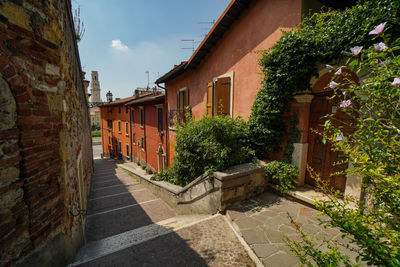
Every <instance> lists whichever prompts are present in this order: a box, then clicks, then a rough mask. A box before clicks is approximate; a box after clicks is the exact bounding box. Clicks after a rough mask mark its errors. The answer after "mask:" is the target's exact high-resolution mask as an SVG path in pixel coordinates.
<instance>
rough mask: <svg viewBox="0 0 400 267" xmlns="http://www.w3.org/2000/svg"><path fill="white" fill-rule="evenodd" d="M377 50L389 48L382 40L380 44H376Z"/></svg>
mask: <svg viewBox="0 0 400 267" xmlns="http://www.w3.org/2000/svg"><path fill="white" fill-rule="evenodd" d="M374 48H375V51H378V52H382V51H383V50H385V49H386V48H387V45H386V44H385V43H382V42H380V43H379V44H374Z"/></svg>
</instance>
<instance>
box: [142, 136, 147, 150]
mask: <svg viewBox="0 0 400 267" xmlns="http://www.w3.org/2000/svg"><path fill="white" fill-rule="evenodd" d="M144 142H145V139H144V137H142V138H141V146H142V149H143V150H145V148H146V144H145V143H144Z"/></svg>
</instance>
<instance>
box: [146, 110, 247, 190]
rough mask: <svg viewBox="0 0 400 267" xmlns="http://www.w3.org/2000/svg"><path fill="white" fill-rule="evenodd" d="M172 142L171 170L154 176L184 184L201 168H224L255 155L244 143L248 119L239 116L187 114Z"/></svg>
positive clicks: (209, 170)
mask: <svg viewBox="0 0 400 267" xmlns="http://www.w3.org/2000/svg"><path fill="white" fill-rule="evenodd" d="M175 142H176V147H175V151H176V155H175V157H174V163H173V165H172V169H173V170H171V169H170V170H169V171H166V172H165V173H164V174H158V175H157V176H156V177H155V178H154V179H156V180H160V179H163V180H168V181H170V182H173V183H175V184H178V185H182V186H184V185H186V184H188V183H190V182H191V181H193V180H194V179H196V178H197V177H198V176H200V175H201V174H203V173H204V172H214V171H222V170H226V169H228V168H229V167H231V166H234V165H237V164H242V163H246V162H249V161H252V160H253V158H254V151H253V150H252V149H250V148H249V147H248V145H247V144H248V127H247V123H246V121H244V120H243V119H241V118H235V119H233V118H231V117H229V116H214V117H203V118H201V119H200V120H197V121H195V120H194V119H191V118H190V119H189V120H188V122H187V123H185V124H183V125H182V126H178V132H177V134H176V138H175ZM172 173H173V176H172V177H171V174H172Z"/></svg>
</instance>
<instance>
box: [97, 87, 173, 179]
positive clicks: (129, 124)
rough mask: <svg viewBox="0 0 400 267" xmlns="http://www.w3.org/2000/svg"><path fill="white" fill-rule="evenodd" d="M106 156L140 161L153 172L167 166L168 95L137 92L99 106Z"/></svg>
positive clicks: (104, 154)
mask: <svg viewBox="0 0 400 267" xmlns="http://www.w3.org/2000/svg"><path fill="white" fill-rule="evenodd" d="M100 116H101V132H102V145H103V157H116V158H121V159H123V160H128V161H134V162H139V163H140V165H142V166H144V167H145V168H147V169H151V171H152V172H159V171H162V170H163V169H164V168H165V166H166V154H165V153H166V152H165V151H166V136H165V125H166V117H165V96H164V94H161V93H159V92H156V93H154V92H151V93H149V92H144V93H141V94H139V93H137V94H136V95H135V96H132V97H127V98H122V99H116V100H115V101H110V102H108V103H104V104H103V105H102V106H101V107H100Z"/></svg>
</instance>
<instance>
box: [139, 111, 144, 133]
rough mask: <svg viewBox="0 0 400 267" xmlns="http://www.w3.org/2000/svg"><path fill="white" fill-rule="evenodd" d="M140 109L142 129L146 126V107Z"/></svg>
mask: <svg viewBox="0 0 400 267" xmlns="http://www.w3.org/2000/svg"><path fill="white" fill-rule="evenodd" d="M139 109H140V127H142V128H143V127H144V124H145V114H144V107H143V106H140V107H139Z"/></svg>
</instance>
